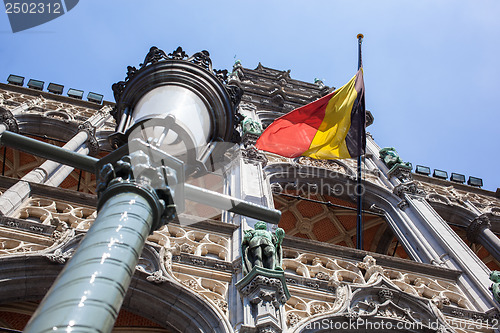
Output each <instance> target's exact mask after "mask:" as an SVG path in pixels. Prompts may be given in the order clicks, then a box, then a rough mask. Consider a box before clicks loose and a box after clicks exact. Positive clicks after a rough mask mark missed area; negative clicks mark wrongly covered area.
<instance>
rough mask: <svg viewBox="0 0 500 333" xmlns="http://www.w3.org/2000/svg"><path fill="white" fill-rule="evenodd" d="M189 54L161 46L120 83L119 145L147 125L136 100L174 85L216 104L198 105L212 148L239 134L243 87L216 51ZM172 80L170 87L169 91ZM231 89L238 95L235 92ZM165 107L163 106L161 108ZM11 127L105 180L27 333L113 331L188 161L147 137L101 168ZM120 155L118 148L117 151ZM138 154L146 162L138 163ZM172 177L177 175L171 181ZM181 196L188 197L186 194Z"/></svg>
mask: <svg viewBox="0 0 500 333" xmlns="http://www.w3.org/2000/svg"><path fill="white" fill-rule="evenodd" d="M185 58H187V56H186V55H185V53H184V52H183V51H182V49H181V48H178V49H177V50H176V51H174V52H173V53H172V54H170V55H168V56H167V55H166V54H165V53H164V52H163V51H161V50H158V49H157V48H154V47H153V48H151V50H150V52H149V53H148V55H147V56H146V59H145V61H144V63H143V64H141V68H140V69H139V70H137V69H135V67H129V68H128V73H127V79H126V80H125V81H122V82H119V83H118V85H116V84H115V85H114V91H115V99H117V109H118V111H120V110H121V113H120V114H118V115H116V114H115V116H116V117H115V118H116V119H117V123H118V126H117V135H115V136H113V137H112V138H111V139H112V140H113V143H117V142H119V141H120V139H123V138H124V137H126V136H127V134H128V133H129V131H128V129H130V128H132V127H135V128H137V127H138V126H139V127H141V126H142V127H143V123H141V122H136V120H137V119H134V116H135V115H134V114H133V112H134V110H133V107H134V105H135V106H137V105H141V100H140V96H141V95H144V94H145V93H148V89H149V90H152V89H155V88H160V92H161V93H162V94H167V95H168V94H169V93H171V90H172V89H171V87H170V86H168V85H169V84H172V85H174V86H175V87H174V90H175V89H177V91H179V90H182V89H185V90H186V91H185V92H184V93H183V99H181V100H184V99H185V97H186V94H187V95H189V94H191V95H192V96H193V97H192V99H193V100H195V101H198V100H199V101H201V103H198V106H199V107H200V106H201V107H202V106H203V105H205V106H206V105H208V106H209V107H207V108H206V110H205V111H203V108H201V109H200V108H199V107H198V108H196V109H195V111H196V112H200V117H201V118H203V117H205V118H204V119H208V118H210V119H209V120H207V122H208V123H209V125H210V126H211V127H207V128H208V129H209V130H207V131H206V133H208V134H207V135H209V136H207V137H205V138H203V137H202V138H201V139H202V140H205V142H206V143H207V146H210V141H211V140H218V141H225V140H229V139H230V138H231V136H234V135H235V133H234V128H235V125H236V123H237V121H236V120H237V119H238V118H237V117H236V118H235V117H234V115H235V112H234V109H235V107H236V104H237V103H238V102H239V99H238V98H235V95H237V94H234V92H235V91H236V92H237V89H235V88H234V87H225V86H224V85H223V84H221V82H222V81H224V78H223V77H221V75H219V74H220V72H219V73H217V72H216V71H212V68H211V61H210V59H209V58H208V52H206V51H202V52H199V53H197V54H195V55H194V56H193V57H190V58H188V59H185ZM161 60H163V61H161ZM200 68H201V69H200ZM207 69H208V70H209V71H206V70H207ZM207 72H208V74H207ZM165 82H167V83H165ZM169 82H170V83H169ZM164 85H167V86H168V87H166V88H165V87H163V86H164ZM193 91H194V92H193ZM231 91H232V92H233V94H230V93H228V92H231ZM153 93H155V92H154V91H153ZM149 97H151V96H148V100H151V99H150V98H149ZM153 97H154V96H153ZM174 97H175V96H174ZM236 97H237V96H236ZM240 97H241V95H240ZM168 98H170V99H167V100H171V99H172V98H173V97H172V95H168ZM165 105H166V104H165V103H160V107H161V108H163V107H164V106H165ZM181 106H182V105H181ZM137 108H139V107H137ZM153 109H154V108H153ZM200 110H201V111H200ZM153 111H154V110H153ZM174 111H175V110H174ZM184 111H185V110H184ZM203 112H205V113H203ZM181 116H182V114H181ZM207 117H208V118H207ZM171 119H175V118H174V117H172V118H171ZM193 119H194V117H191V118H189V119H188V122H191V121H192V120H193ZM134 122H135V123H134ZM171 125H172V124H171ZM174 125H175V126H174ZM202 125H203V124H202ZM169 126H170V125H169ZM172 126H173V127H171V128H167V129H165V131H164V132H163V134H165V135H166V132H167V131H168V130H169V129H170V130H173V131H177V132H176V133H177V134H178V136H179V138H181V139H184V141H186V142H187V143H188V144H186V146H187V147H188V148H189V146H192V143H193V141H194V140H200V139H199V138H191V137H190V136H189V135H186V133H191V132H190V130H189V128H186V127H185V124H183V123H182V119H179V120H177V121H176V122H175V124H173V125H172ZM3 130H4V128H3V127H2V126H1V125H0V144H2V145H6V146H10V147H14V148H16V149H19V150H22V151H25V152H28V153H31V154H33V155H37V156H41V157H44V158H47V159H50V160H54V161H57V162H60V163H63V164H67V165H71V166H74V167H77V168H79V169H82V170H86V171H90V172H97V173H98V175H99V177H100V178H99V184H98V192H99V193H100V195H99V202H98V211H99V213H98V216H97V218H96V220H95V221H94V223H93V225H92V227H91V228H90V229H89V230H88V232H87V234H86V236H85V238H84V239H83V240H82V242H81V244H80V246H79V247H78V249H77V250H76V252H75V253H74V255H73V257H72V258H71V259H70V260H69V261H68V263H67V264H66V266H65V267H64V269H63V270H62V272H61V273H60V275H59V276H58V278H57V279H56V281H55V282H54V284H53V285H52V287H51V289H50V290H49V291H48V293H47V294H46V296H45V298H44V299H43V300H42V302H41V304H40V306H39V307H38V309H37V310H36V312H35V313H34V315H33V316H32V318H31V320H30V321H29V323H28V325H27V327H26V328H25V332H29V333H41V332H72V331H74V332H111V330H112V328H113V325H114V322H115V320H116V317H117V315H118V312H119V310H120V307H121V304H122V302H123V299H124V297H125V294H126V292H127V289H128V287H129V284H130V281H131V279H132V276H133V274H134V271H135V266H136V265H137V262H138V260H139V257H140V254H141V252H142V249H143V247H144V244H145V241H146V238H147V236H148V234H150V233H151V232H153V231H154V230H156V229H157V228H159V227H160V226H161V225H162V223H165V222H166V223H168V222H169V221H171V220H172V219H173V218H174V217H175V214H176V208H175V205H174V202H173V197H174V192H175V191H177V190H175V189H174V188H179V187H178V186H177V185H179V184H175V183H176V181H175V179H176V177H175V176H176V173H177V176H179V179H183V177H184V175H181V173H183V172H184V169H183V168H182V165H183V164H182V163H181V164H180V165H181V168H180V169H179V168H177V169H175V168H171V167H169V166H168V165H167V166H165V165H160V166H152V165H151V163H150V161H149V160H148V156H147V155H145V154H144V152H143V151H145V150H154V149H157V150H158V151H161V148H163V147H158V145H156V146H155V145H153V143H152V142H149V138H146V141H141V140H139V139H136V140H135V141H134V142H137V140H139V144H140V145H142V146H143V148H144V149H143V150H142V151H141V150H139V151H137V152H133V153H131V154H130V155H126V156H124V157H122V158H121V159H120V160H118V161H114V163H106V164H104V165H103V166H102V168H101V169H100V170H95V169H96V165H97V164H99V163H98V160H97V159H95V158H92V157H89V156H82V155H79V154H76V153H74V152H70V151H68V150H65V149H62V148H59V147H55V146H52V145H50V144H47V143H43V142H40V141H37V140H33V139H29V138H26V137H23V136H21V135H18V134H15V133H12V132H9V131H3ZM2 132H3V133H2ZM155 142H156V141H155ZM167 148H168V147H167ZM117 153H119V151H117ZM113 154H115V153H112V154H111V155H113ZM163 154H164V156H166V158H167V159H168V158H169V156H170V155H169V154H168V153H163ZM208 154H209V153H208ZM206 156H207V151H206V150H205V151H203V150H200V151H196V153H195V154H191V155H189V156H187V161H186V162H185V163H192V162H195V163H197V168H199V167H200V166H203V161H206V160H207V157H206ZM134 159H135V160H139V161H140V163H139V164H137V163H132V161H133V160H134ZM168 175H170V177H169V178H168V181H167V179H166V178H167V176H168ZM172 179H174V181H173V182H172ZM153 186H154V188H153ZM180 186H181V187H180V189H181V190H179V191H178V192H182V193H184V194H185V195H186V197H188V198H189V199H191V200H193V201H197V202H201V203H205V204H209V205H212V206H214V207H218V208H222V209H226V210H229V211H231V212H234V213H238V214H242V215H246V216H249V217H253V218H257V219H261V220H264V221H266V222H269V223H274V224H277V223H278V222H279V219H280V212H279V211H277V210H274V209H270V208H267V207H261V206H258V205H255V204H252V203H250V202H245V201H243V200H240V199H237V198H233V197H230V196H227V195H221V194H219V193H216V192H211V191H208V190H205V189H201V188H198V187H196V186H192V185H189V184H180ZM178 199H179V198H178ZM180 199H181V200H184V197H182V198H180Z"/></svg>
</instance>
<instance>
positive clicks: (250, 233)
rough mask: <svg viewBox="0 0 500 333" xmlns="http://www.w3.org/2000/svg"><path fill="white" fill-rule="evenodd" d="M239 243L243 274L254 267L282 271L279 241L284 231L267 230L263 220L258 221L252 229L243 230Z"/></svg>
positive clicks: (283, 235) (279, 229)
mask: <svg viewBox="0 0 500 333" xmlns="http://www.w3.org/2000/svg"><path fill="white" fill-rule="evenodd" d="M244 232H245V235H244V236H243V241H242V243H241V253H242V260H243V275H246V274H248V272H250V271H251V270H252V268H254V267H256V266H257V267H262V268H267V269H272V270H279V271H282V270H283V269H282V268H281V258H282V251H281V242H282V241H283V238H284V237H285V231H284V230H283V229H281V228H278V229H276V231H275V233H274V234H273V233H271V232H270V231H268V230H267V225H266V223H265V222H262V221H259V222H257V223H256V224H255V229H254V230H245V231H244Z"/></svg>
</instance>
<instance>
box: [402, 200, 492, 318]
mask: <svg viewBox="0 0 500 333" xmlns="http://www.w3.org/2000/svg"><path fill="white" fill-rule="evenodd" d="M404 198H405V201H406V202H407V203H408V207H407V208H406V210H405V213H406V214H407V215H409V216H411V223H412V224H413V225H414V227H415V228H416V229H417V230H419V232H421V233H423V234H424V235H426V241H425V243H423V244H422V246H425V247H427V248H428V250H429V251H431V250H432V251H435V252H436V253H438V254H440V258H439V259H438V260H432V261H427V262H429V263H434V264H438V265H440V266H444V267H447V268H451V269H455V270H459V271H462V272H463V274H462V275H461V276H460V277H459V279H458V284H459V286H460V287H461V288H462V290H464V291H465V292H466V294H467V295H468V297H469V299H470V300H471V301H472V302H473V304H475V306H476V307H477V308H478V309H479V310H481V311H485V310H488V309H490V308H491V307H492V306H494V303H493V302H492V299H491V292H490V290H489V287H490V285H491V281H490V280H489V274H490V270H489V269H488V267H486V265H484V263H483V262H482V261H481V260H480V259H479V258H478V257H477V255H476V254H475V253H474V252H473V251H472V250H471V249H470V248H469V247H468V246H467V244H466V243H465V242H464V241H463V240H462V239H461V238H460V237H458V235H457V234H456V233H455V231H453V229H451V227H450V226H449V225H448V223H446V221H444V220H443V219H442V218H441V217H440V216H439V214H438V213H437V212H436V211H435V210H434V209H433V208H432V207H431V205H430V204H429V203H428V202H427V201H426V200H425V198H424V197H422V196H419V195H413V194H408V193H404Z"/></svg>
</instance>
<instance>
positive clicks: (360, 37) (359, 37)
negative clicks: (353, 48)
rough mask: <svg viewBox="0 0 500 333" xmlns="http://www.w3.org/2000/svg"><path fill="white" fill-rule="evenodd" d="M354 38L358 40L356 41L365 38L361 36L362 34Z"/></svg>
mask: <svg viewBox="0 0 500 333" xmlns="http://www.w3.org/2000/svg"><path fill="white" fill-rule="evenodd" d="M356 38H358V39H363V38H365V36H363V34H358V35H357V36H356Z"/></svg>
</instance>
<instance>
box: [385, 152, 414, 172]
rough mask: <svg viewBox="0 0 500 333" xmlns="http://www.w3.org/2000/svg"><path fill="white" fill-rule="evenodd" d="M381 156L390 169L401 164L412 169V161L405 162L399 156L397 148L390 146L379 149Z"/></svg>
mask: <svg viewBox="0 0 500 333" xmlns="http://www.w3.org/2000/svg"><path fill="white" fill-rule="evenodd" d="M379 155H380V158H381V159H382V160H383V161H384V163H385V165H387V167H388V168H389V169H392V168H393V167H395V166H400V167H403V168H405V169H411V168H412V166H411V163H410V162H403V160H402V159H401V157H399V155H398V152H397V151H396V149H394V148H392V147H389V148H382V149H380V151H379Z"/></svg>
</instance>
